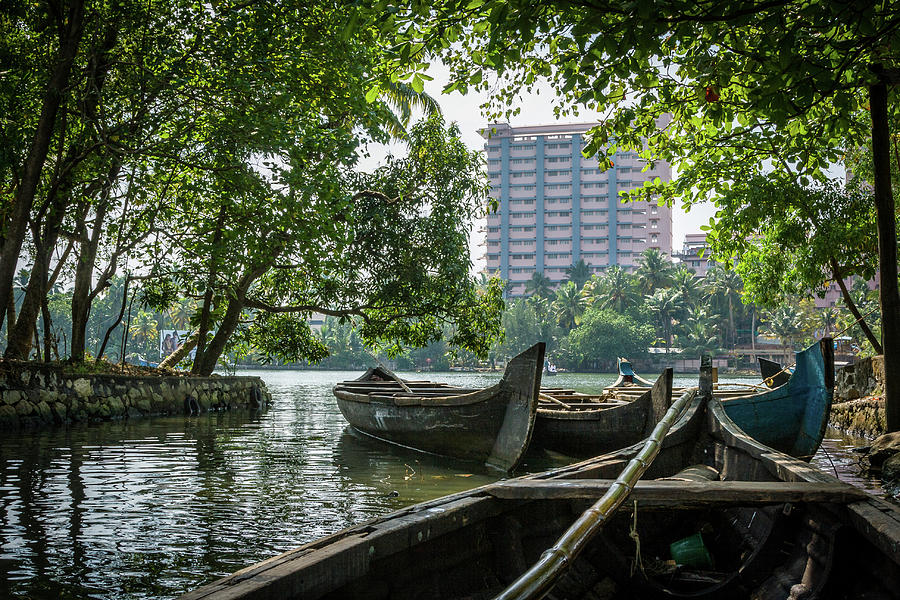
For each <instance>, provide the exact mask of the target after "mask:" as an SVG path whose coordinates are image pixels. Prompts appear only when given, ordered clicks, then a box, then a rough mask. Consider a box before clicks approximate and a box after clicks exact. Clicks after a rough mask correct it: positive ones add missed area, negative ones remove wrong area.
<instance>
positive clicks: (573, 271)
mask: <svg viewBox="0 0 900 600" xmlns="http://www.w3.org/2000/svg"><path fill="white" fill-rule="evenodd" d="M566 277H568V278H569V281H571V282H574V283H575V286H576V287H577V288H578V289H581V288H582V286H584V284H585V282H587V280H588V279H590V278H591V268H590V267H589V266H588V265H587V263H586V262H584V259H583V258H579V259H578V262H577V263H572V266H570V267H566Z"/></svg>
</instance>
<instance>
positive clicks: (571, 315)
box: [552, 281, 586, 332]
mask: <svg viewBox="0 0 900 600" xmlns="http://www.w3.org/2000/svg"><path fill="white" fill-rule="evenodd" d="M585 304H586V301H585V298H584V296H582V295H581V293H579V291H578V287H577V285H576V284H575V282H574V281H567V282H566V283H565V284H564V285H563V286H561V287H560V288H559V289H558V290H556V300H554V301H553V305H552V309H553V311H554V314H555V315H556V321H557V323H559V326H560V327H562V328H563V329H565V330H566V331H567V332H568V331H572V330H573V329H575V327H576V326H577V325H578V324H579V323H580V322H581V315H582V314H583V313H584V307H585Z"/></svg>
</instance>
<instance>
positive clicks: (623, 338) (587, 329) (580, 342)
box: [567, 308, 655, 369]
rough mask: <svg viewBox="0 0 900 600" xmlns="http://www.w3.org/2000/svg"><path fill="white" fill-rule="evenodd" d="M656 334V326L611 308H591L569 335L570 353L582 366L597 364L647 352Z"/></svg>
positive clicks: (633, 356)
mask: <svg viewBox="0 0 900 600" xmlns="http://www.w3.org/2000/svg"><path fill="white" fill-rule="evenodd" d="M654 337H655V334H654V331H653V326H652V325H650V324H646V323H638V322H635V321H634V320H633V319H631V317H628V316H627V315H622V314H619V313H616V312H614V311H612V310H608V309H597V308H590V309H588V310H587V312H585V314H584V316H583V317H582V321H581V325H580V326H579V327H578V328H577V329H574V330H573V331H572V333H571V334H570V335H569V338H568V348H567V349H568V353H569V356H570V359H571V360H572V362H573V363H574V364H575V365H576V366H577V367H579V368H588V369H590V368H596V366H595V365H596V362H597V361H606V362H607V363H609V362H613V363H614V361H615V359H616V358H617V357H620V356H624V357H629V358H637V357H640V356H644V355H645V354H646V353H647V348H649V347H650V343H651V342H652V341H653V339H654Z"/></svg>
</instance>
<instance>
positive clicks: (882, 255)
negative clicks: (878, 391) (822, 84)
mask: <svg viewBox="0 0 900 600" xmlns="http://www.w3.org/2000/svg"><path fill="white" fill-rule="evenodd" d="M887 96H888V90H887V85H886V84H885V83H884V82H879V83H876V84H874V85H871V86H869V104H870V107H871V111H872V161H873V164H874V182H873V185H874V188H875V209H876V211H877V214H878V262H879V269H880V273H881V275H880V277H879V281H878V283H879V287H880V298H881V331H882V335H881V340H882V344H883V346H884V409H885V417H886V418H885V420H886V425H887V431H888V432H892V431H898V430H900V289H898V287H897V226H896V221H895V219H896V211H895V207H894V196H893V194H892V193H891V164H890V130H889V125H888V112H887V101H888V98H887Z"/></svg>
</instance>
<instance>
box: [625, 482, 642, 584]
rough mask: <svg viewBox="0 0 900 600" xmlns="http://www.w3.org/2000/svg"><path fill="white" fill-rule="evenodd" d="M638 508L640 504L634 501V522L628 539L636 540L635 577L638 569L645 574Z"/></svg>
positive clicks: (633, 565) (632, 567) (632, 566)
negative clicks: (638, 529)
mask: <svg viewBox="0 0 900 600" xmlns="http://www.w3.org/2000/svg"><path fill="white" fill-rule="evenodd" d="M637 508H638V502H637V500H635V501H634V520H633V521H632V522H631V531H629V532H628V537H630V538H631V539H632V540H634V562H633V563H631V576H632V577H634V573H635V571H637V570H638V569H640V570H641V573H643V572H644V563H643V561H642V560H641V536H639V535H638V531H637Z"/></svg>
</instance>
